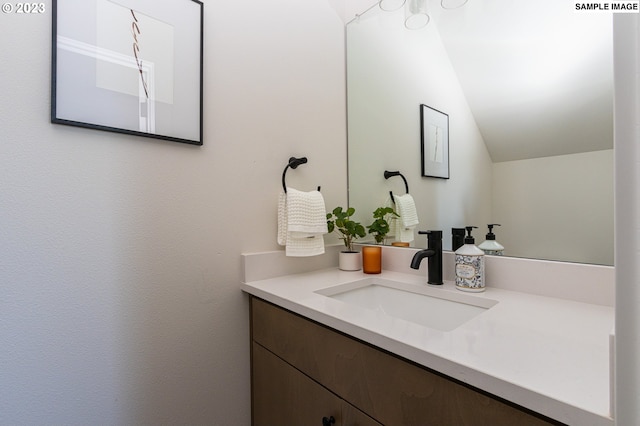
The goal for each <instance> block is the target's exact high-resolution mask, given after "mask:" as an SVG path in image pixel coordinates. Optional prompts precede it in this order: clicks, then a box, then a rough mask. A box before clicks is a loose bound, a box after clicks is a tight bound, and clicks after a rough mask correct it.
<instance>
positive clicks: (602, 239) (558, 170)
mask: <svg viewBox="0 0 640 426" xmlns="http://www.w3.org/2000/svg"><path fill="white" fill-rule="evenodd" d="M492 185H493V220H494V221H495V222H497V223H500V224H502V225H503V227H496V228H494V232H495V233H496V235H497V241H499V242H500V243H501V244H502V245H504V246H505V255H510V252H511V251H512V250H513V253H516V255H517V256H520V257H530V258H534V259H554V260H564V261H570V262H583V263H596V264H601V265H613V150H605V151H594V152H585V153H581V154H571V155H557V156H554V157H543V158H533V159H529V160H518V161H506V162H502V163H494V164H493V184H492ZM557 206H562V208H558V207H557ZM483 237H484V236H483ZM482 240H484V238H482Z"/></svg>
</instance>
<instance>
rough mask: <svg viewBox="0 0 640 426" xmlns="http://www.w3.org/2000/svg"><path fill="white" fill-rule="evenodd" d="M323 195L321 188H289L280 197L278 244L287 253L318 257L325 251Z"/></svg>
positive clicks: (325, 229)
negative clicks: (309, 189) (301, 189)
mask: <svg viewBox="0 0 640 426" xmlns="http://www.w3.org/2000/svg"><path fill="white" fill-rule="evenodd" d="M327 231H328V230H327V218H326V209H325V204H324V198H323V197H322V194H321V193H320V192H319V191H311V192H302V191H298V190H296V189H293V188H287V193H286V194H285V193H284V192H282V193H280V196H279V198H278V244H280V245H284V246H285V248H286V249H285V254H286V255H287V256H298V257H302V256H316V255H319V254H323V253H324V237H323V234H326V233H327Z"/></svg>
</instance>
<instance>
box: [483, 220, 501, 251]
mask: <svg viewBox="0 0 640 426" xmlns="http://www.w3.org/2000/svg"><path fill="white" fill-rule="evenodd" d="M487 226H488V227H489V233H488V234H487V235H486V238H487V239H486V240H485V241H484V242H483V243H482V244H480V245H479V246H478V248H479V249H480V250H482V251H483V252H484V254H490V255H492V256H502V255H503V254H504V246H503V245H502V244H500V243H499V242H497V241H496V235H495V234H494V233H493V227H494V226H500V224H499V223H490V224H488V225H487Z"/></svg>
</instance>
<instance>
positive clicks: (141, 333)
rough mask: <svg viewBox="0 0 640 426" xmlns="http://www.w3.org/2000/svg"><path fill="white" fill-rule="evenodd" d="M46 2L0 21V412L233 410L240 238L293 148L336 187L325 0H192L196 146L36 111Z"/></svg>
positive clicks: (44, 67) (45, 78) (340, 192)
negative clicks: (195, 9)
mask: <svg viewBox="0 0 640 426" xmlns="http://www.w3.org/2000/svg"><path fill="white" fill-rule="evenodd" d="M333 3H335V2H333ZM338 4H340V2H338ZM45 6H46V10H47V13H46V14H44V15H7V14H3V16H2V17H0V19H1V20H2V23H1V25H2V26H1V27H0V31H1V32H2V37H0V57H2V65H0V93H2V98H1V100H0V129H1V130H0V347H1V348H2V350H0V383H2V388H3V390H2V391H1V392H0V424H3V425H4V424H67V425H73V424H83V425H84V424H96V423H100V424H211V425H215V424H218V425H246V424H249V422H250V399H249V334H248V333H249V328H248V307H247V301H246V297H245V296H244V295H243V294H242V293H241V292H240V291H239V289H238V283H239V281H240V253H241V252H245V251H262V250H271V249H275V248H276V247H277V246H276V242H275V235H276V220H275V219H276V214H275V211H276V198H277V193H278V191H279V190H280V177H281V173H282V170H283V168H284V166H285V164H286V161H287V159H288V158H289V156H291V155H296V156H299V155H305V156H307V157H308V158H309V163H308V164H307V165H305V166H302V167H300V168H298V169H297V170H296V171H295V172H290V174H289V175H288V178H289V179H290V183H291V184H292V185H294V186H297V187H300V188H312V187H315V185H322V191H323V194H324V195H325V198H326V200H327V203H328V204H329V203H330V204H337V203H345V202H346V191H345V183H346V159H345V151H346V148H345V101H344V93H345V82H344V32H343V22H342V20H341V18H340V16H339V15H338V13H337V12H336V10H337V9H336V8H334V6H332V5H331V4H330V3H329V2H327V1H326V0H307V1H304V2H302V1H295V0H272V1H270V2H258V1H253V2H236V1H224V2H220V1H216V2H214V1H210V0H206V1H205V77H204V81H205V83H204V96H205V105H204V108H205V118H204V120H205V123H204V131H205V134H204V138H205V144H204V146H203V147H195V146H189V145H184V144H178V143H171V142H164V141H159V140H154V139H146V138H139V137H132V136H125V135H119V134H114V133H106V132H100V131H92V130H87V129H80V128H73V127H68V126H61V125H53V124H51V123H50V122H49V105H50V95H49V82H50V44H51V43H50V40H51V2H50V1H46V2H45Z"/></svg>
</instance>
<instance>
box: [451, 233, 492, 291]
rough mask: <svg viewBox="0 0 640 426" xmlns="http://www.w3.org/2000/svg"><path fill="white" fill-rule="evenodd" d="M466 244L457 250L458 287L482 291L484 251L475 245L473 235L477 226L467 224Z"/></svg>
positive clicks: (483, 288)
mask: <svg viewBox="0 0 640 426" xmlns="http://www.w3.org/2000/svg"><path fill="white" fill-rule="evenodd" d="M465 228H466V230H467V236H466V237H464V245H463V246H462V247H460V248H459V249H458V250H456V288H457V289H458V290H462V291H472V292H480V291H484V290H485V285H484V252H483V251H482V250H480V249H479V248H478V247H476V245H475V239H474V238H473V236H472V235H471V231H472V230H473V228H477V227H476V226H467V227H465Z"/></svg>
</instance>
